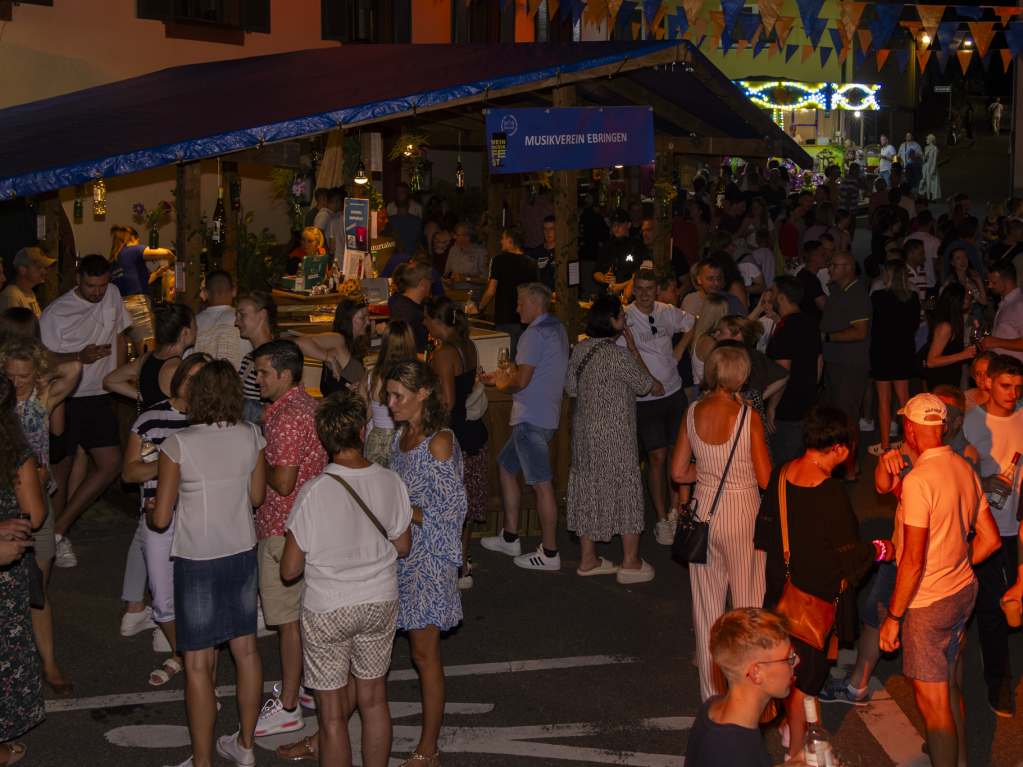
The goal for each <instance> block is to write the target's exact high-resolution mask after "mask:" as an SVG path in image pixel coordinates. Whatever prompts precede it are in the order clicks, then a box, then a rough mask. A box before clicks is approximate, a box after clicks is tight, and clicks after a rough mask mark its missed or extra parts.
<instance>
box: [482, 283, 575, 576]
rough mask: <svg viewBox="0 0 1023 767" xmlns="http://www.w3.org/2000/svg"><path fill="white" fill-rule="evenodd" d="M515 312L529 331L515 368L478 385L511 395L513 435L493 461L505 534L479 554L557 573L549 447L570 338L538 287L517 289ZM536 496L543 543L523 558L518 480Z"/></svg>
mask: <svg viewBox="0 0 1023 767" xmlns="http://www.w3.org/2000/svg"><path fill="white" fill-rule="evenodd" d="M518 293H519V296H518V305H517V307H516V309H517V310H518V314H519V317H520V318H521V319H522V322H523V324H525V325H527V326H528V327H527V328H526V329H525V331H524V332H523V333H522V335H521V336H520V337H519V342H518V347H517V353H516V355H515V364H514V365H512V366H511V367H510V368H509V369H508V370H507V371H505V370H498V371H495V372H493V373H484V374H483V375H482V376H480V380H481V381H483V383H484V384H486V385H487V386H496V387H497V388H498V389H500V390H501V391H503V392H505V393H506V394H511V395H512V411H511V427H512V435H511V439H509V440H508V441H507V442H506V443H505V445H504V448H503V449H502V450H501V452H500V454H499V455H498V456H497V470H498V472H499V473H500V477H501V494H502V496H503V501H504V530H503V531H502V532H501V533H499V534H497V535H495V536H493V537H492V538H484V539H483V540H482V543H483V548H485V549H490V550H491V551H503V552H504V553H505V554H510V555H511V556H514V557H515V564H516V565H518V566H519V567H523V568H526V569H527V570H559V569H561V557H560V556H559V554H558V540H557V530H558V503H557V501H556V500H555V498H554V475H553V474H552V473H551V462H550V456H549V454H548V451H547V443H548V442H550V441H551V439H552V438H553V437H554V432H555V431H557V429H558V423H559V422H560V420H561V400H562V392H563V391H564V388H565V373H566V372H567V371H568V333H567V331H566V330H565V326H564V325H562V324H561V322H560V321H559V320H557V319H555V318H554V317H552V316H551V315H550V314H548V310H549V308H550V305H551V291H550V289H549V288H548V287H547V286H545V285H543V284H541V283H539V282H527V283H524V284H522V285H519V288H518ZM520 471H521V472H522V476H523V479H525V481H526V484H527V485H529V486H530V487H531V488H533V492H534V493H535V494H536V512H537V514H538V515H539V517H540V529H541V531H542V535H543V542H542V545H541V546H540V547H538V548H537V550H536V551H535V552H531V553H527V554H522V543H521V542H520V541H519V535H518V530H519V502H520V501H521V494H520V491H519V482H518V474H519V472H520Z"/></svg>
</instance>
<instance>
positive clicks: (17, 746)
mask: <svg viewBox="0 0 1023 767" xmlns="http://www.w3.org/2000/svg"><path fill="white" fill-rule="evenodd" d="M0 745H4V746H7V748H8V750H9V751H10V752H11V755H10V756H9V757H7V760H6V761H5V762H4V763H3V764H2V765H0V767H10V765H12V764H14V763H15V762H20V761H21V760H22V758H24V756H25V752H26V751H27V750H28V749H27V748H25V744H24V743H21V742H16V743H3V744H0Z"/></svg>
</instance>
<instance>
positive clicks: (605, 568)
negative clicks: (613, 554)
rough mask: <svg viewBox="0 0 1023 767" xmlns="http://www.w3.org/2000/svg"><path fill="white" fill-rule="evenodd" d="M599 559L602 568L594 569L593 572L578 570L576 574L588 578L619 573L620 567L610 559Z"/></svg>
mask: <svg viewBox="0 0 1023 767" xmlns="http://www.w3.org/2000/svg"><path fill="white" fill-rule="evenodd" d="M598 559H599V560H600V567H594V568H593V569H592V570H580V569H579V568H576V571H575V574H576V575H581V576H583V577H586V576H588V575H614V574H615V573H617V572H618V565H616V564H615V563H614V562H612V561H611V560H610V559H604V557H598Z"/></svg>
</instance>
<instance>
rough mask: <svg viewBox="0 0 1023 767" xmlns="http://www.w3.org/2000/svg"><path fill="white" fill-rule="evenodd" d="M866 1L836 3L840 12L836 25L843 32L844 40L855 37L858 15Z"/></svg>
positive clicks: (858, 21)
mask: <svg viewBox="0 0 1023 767" xmlns="http://www.w3.org/2000/svg"><path fill="white" fill-rule="evenodd" d="M866 7H867V4H866V3H838V12H839V13H840V14H841V16H840V18H839V20H838V26H839V27H840V28H841V29H842V30H843V31H844V32H845V37H844V40H845V41H846V42H847V43H848V41H850V40H852V39H853V38H854V37H856V28H857V27H858V26H859V25H860V17H861V16H862V15H863V9H864V8H866Z"/></svg>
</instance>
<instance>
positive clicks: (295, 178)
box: [268, 167, 305, 232]
mask: <svg viewBox="0 0 1023 767" xmlns="http://www.w3.org/2000/svg"><path fill="white" fill-rule="evenodd" d="M268 178H269V181H270V197H271V199H274V200H284V203H285V204H286V205H287V206H288V212H289V213H290V214H291V228H292V230H293V231H296V232H298V231H301V229H302V208H301V207H300V203H301V197H302V195H303V194H305V180H304V179H303V178H301V177H300V176H299V175H298V173H296V172H295V171H294V170H292V169H291V168H280V167H278V168H274V169H273V170H272V171H270V175H269V177H268Z"/></svg>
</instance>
